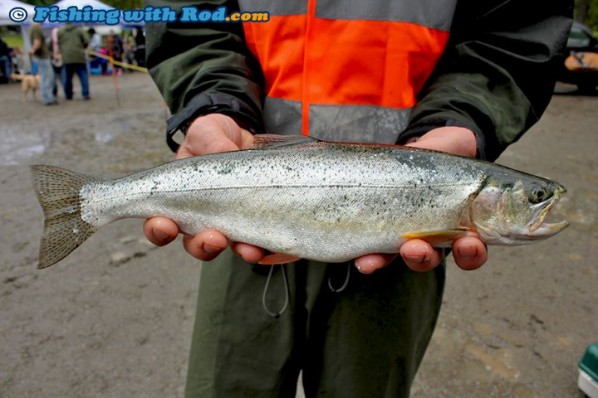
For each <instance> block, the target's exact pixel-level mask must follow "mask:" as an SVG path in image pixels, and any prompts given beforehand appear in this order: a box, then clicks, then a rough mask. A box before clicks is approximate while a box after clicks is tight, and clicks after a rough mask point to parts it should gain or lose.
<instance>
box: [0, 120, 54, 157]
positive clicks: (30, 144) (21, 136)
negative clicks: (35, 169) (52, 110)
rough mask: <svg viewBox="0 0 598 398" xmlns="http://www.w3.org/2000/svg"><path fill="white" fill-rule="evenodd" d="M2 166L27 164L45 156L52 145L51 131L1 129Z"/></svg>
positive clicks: (0, 153) (0, 152) (0, 154)
mask: <svg viewBox="0 0 598 398" xmlns="http://www.w3.org/2000/svg"><path fill="white" fill-rule="evenodd" d="M0 136H1V137H2V140H0V166H16V165H23V164H27V163H28V160H29V159H31V158H32V157H35V156H39V155H41V154H43V153H44V152H45V151H46V150H47V149H48V146H49V145H50V131H49V130H48V129H43V130H41V131H36V132H32V131H17V130H15V129H12V128H10V127H0Z"/></svg>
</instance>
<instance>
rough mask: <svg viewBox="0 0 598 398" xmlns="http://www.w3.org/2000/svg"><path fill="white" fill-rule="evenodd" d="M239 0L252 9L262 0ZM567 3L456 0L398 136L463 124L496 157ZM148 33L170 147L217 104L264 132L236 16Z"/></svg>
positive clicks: (565, 24) (538, 89)
mask: <svg viewBox="0 0 598 398" xmlns="http://www.w3.org/2000/svg"><path fill="white" fill-rule="evenodd" d="M245 2H246V3H247V1H245ZM248 3H251V4H255V7H256V9H255V10H256V11H258V10H259V5H260V4H262V5H263V3H260V2H253V3H252V2H251V1H249V2H248ZM297 3H305V2H297ZM339 3H340V2H339ZM349 3H352V4H353V3H355V2H349ZM572 3H573V2H572V1H569V0H549V1H546V0H488V1H478V0H456V4H455V10H454V13H453V14H452V21H448V25H446V26H449V32H450V39H449V42H448V44H447V47H446V49H445V51H444V54H443V56H442V58H441V59H440V61H439V62H438V64H437V66H436V69H435V71H434V73H433V74H432V75H431V77H430V78H429V79H428V81H427V84H426V85H425V86H424V88H423V89H422V90H421V91H420V92H419V93H418V99H419V101H418V103H417V105H416V106H415V107H414V108H413V110H412V112H411V115H410V119H409V121H408V123H407V125H406V126H404V128H403V129H402V131H401V133H400V135H399V136H398V140H397V141H398V142H399V143H401V142H404V141H405V140H407V139H408V138H409V137H412V136H419V135H422V134H424V133H425V132H427V131H428V130H430V129H432V128H435V127H440V126H447V125H452V126H461V127H467V128H469V129H471V130H472V131H473V132H474V133H475V134H476V138H477V144H478V157H480V158H484V159H488V160H495V159H496V158H497V157H498V156H499V155H500V153H501V152H502V151H503V150H504V149H505V148H506V147H507V146H508V145H509V144H511V143H513V142H514V141H516V140H517V139H518V138H519V137H520V136H521V135H522V134H523V133H524V132H525V131H526V130H527V129H528V128H529V127H530V126H531V125H532V124H534V123H535V122H536V121H537V120H538V119H539V118H540V116H541V114H542V113H543V111H544V110H545V108H546V106H547V105H548V102H549V100H550V98H551V95H552V91H553V88H554V82H555V75H556V70H557V67H558V66H559V65H560V63H562V62H563V57H562V55H563V54H562V53H561V52H562V49H563V47H564V44H565V42H566V38H567V33H568V31H569V28H570V25H571V15H572ZM146 4H147V5H151V6H155V7H169V8H170V7H171V8H173V9H175V10H178V9H180V7H182V6H188V5H194V6H197V7H198V8H199V9H201V10H210V9H212V10H216V9H217V8H218V7H222V6H224V7H226V10H227V13H229V14H231V13H233V12H234V11H237V10H239V2H238V1H230V0H215V1H197V2H190V1H176V2H171V1H159V0H152V1H146ZM360 4H361V3H360ZM344 5H345V3H343V6H344ZM272 6H274V5H272ZM437 7H444V6H443V5H440V4H437ZM445 22H446V21H445ZM266 23H267V22H266ZM147 38H148V40H147V42H148V47H147V64H148V66H149V68H150V73H151V75H152V78H153V79H154V81H155V82H156V84H157V86H158V88H159V89H160V91H161V92H162V94H163V96H164V98H165V100H166V102H167V104H168V106H169V107H170V109H171V111H172V113H173V117H172V118H171V119H170V120H169V122H168V141H169V144H170V146H171V148H173V149H176V143H174V141H173V140H172V138H171V137H172V134H174V133H175V132H176V131H177V130H178V129H180V128H182V127H184V126H185V125H186V123H189V122H190V121H191V120H192V119H194V118H195V117H196V116H198V115H200V114H206V113H216V112H217V113H224V114H227V115H229V116H232V117H233V118H234V119H235V120H236V121H237V122H238V123H239V124H240V125H241V126H243V127H245V128H247V129H249V130H250V131H253V132H257V133H260V132H268V131H265V129H264V124H263V118H262V109H263V103H264V86H265V83H264V78H263V73H262V71H261V68H260V65H259V63H258V62H257V60H256V59H255V57H254V56H253V55H252V54H251V53H250V52H249V50H248V49H247V46H246V45H245V43H244V40H245V38H244V32H243V27H242V26H241V24H240V23H189V22H186V23H183V22H179V21H175V22H168V23H149V24H148V25H147Z"/></svg>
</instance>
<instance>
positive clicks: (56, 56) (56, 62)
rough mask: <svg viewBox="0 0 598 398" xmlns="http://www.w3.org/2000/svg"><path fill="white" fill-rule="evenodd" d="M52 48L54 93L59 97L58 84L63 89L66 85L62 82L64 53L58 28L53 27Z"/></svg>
mask: <svg viewBox="0 0 598 398" xmlns="http://www.w3.org/2000/svg"><path fill="white" fill-rule="evenodd" d="M49 47H50V49H51V51H52V54H51V60H52V69H53V70H54V86H53V88H52V94H54V97H56V98H58V84H60V85H61V86H62V91H63V92H64V93H65V97H66V92H65V91H64V86H63V85H62V82H63V81H64V76H63V66H64V64H63V62H62V54H61V53H60V47H59V46H58V28H54V29H52V34H51V35H50V46H49Z"/></svg>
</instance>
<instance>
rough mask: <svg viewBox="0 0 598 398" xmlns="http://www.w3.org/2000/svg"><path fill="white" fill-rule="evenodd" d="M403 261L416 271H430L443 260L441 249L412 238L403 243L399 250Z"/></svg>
mask: <svg viewBox="0 0 598 398" xmlns="http://www.w3.org/2000/svg"><path fill="white" fill-rule="evenodd" d="M399 253H400V254H401V257H403V261H405V264H407V266H408V267H409V268H411V269H412V270H414V271H420V272H425V271H430V270H432V269H433V268H434V267H436V266H437V265H438V264H440V261H441V260H442V254H441V252H440V250H435V249H434V248H433V247H432V246H431V245H430V244H429V243H428V242H426V241H423V240H421V239H411V240H409V241H407V242H405V243H404V244H403V245H401V248H400V250H399Z"/></svg>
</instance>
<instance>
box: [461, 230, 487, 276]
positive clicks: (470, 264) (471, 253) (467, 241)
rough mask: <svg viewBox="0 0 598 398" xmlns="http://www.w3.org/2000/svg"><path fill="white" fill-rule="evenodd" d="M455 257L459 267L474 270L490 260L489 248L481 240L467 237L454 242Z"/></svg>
mask: <svg viewBox="0 0 598 398" xmlns="http://www.w3.org/2000/svg"><path fill="white" fill-rule="evenodd" d="M453 257H454V259H455V263H457V265H458V266H459V268H461V269H464V270H466V271H469V270H474V269H478V268H480V267H481V266H482V265H483V264H484V263H485V262H486V260H488V249H487V248H486V245H484V243H483V242H482V241H481V240H479V239H477V238H473V237H465V238H461V239H457V240H456V241H455V242H454V243H453Z"/></svg>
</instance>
